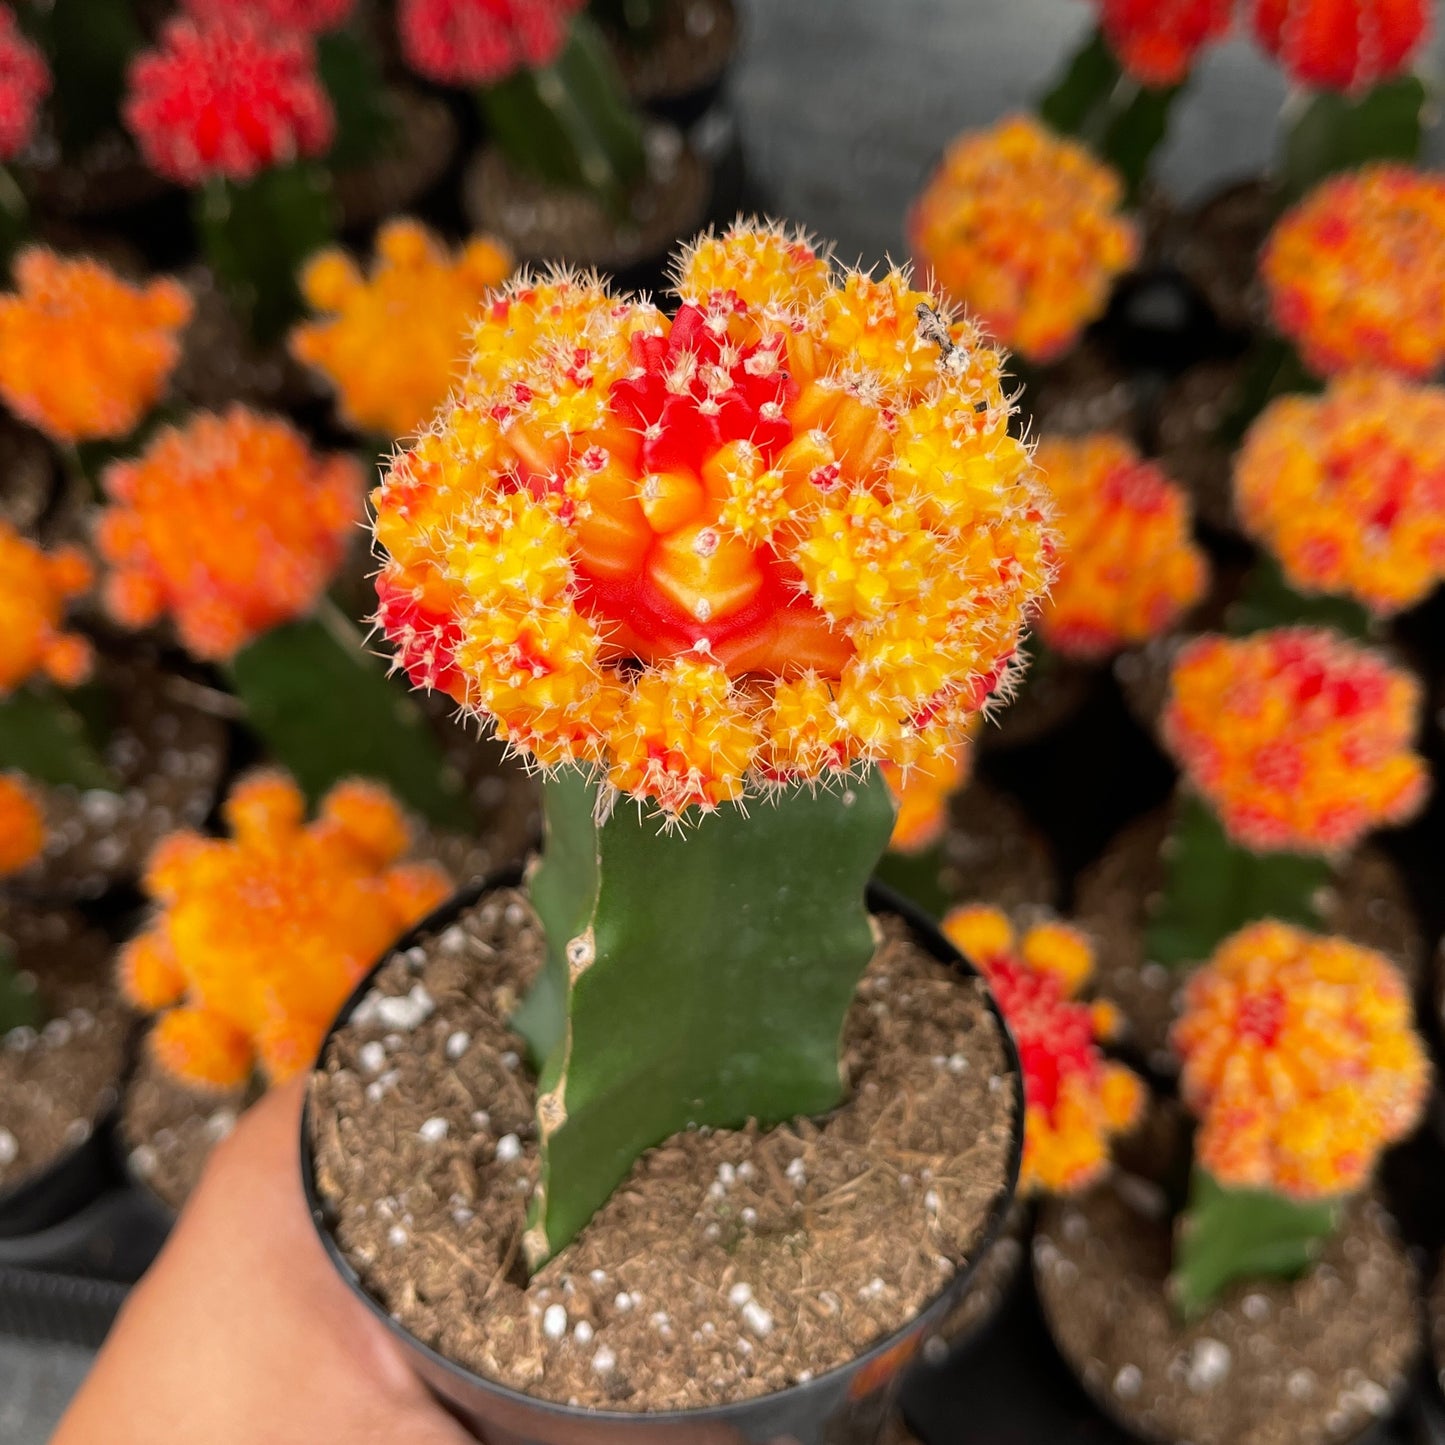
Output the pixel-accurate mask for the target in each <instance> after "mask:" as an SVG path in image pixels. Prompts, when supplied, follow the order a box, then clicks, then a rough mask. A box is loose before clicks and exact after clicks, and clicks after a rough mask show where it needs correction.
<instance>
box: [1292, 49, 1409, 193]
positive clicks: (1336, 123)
mask: <svg viewBox="0 0 1445 1445" xmlns="http://www.w3.org/2000/svg"><path fill="white" fill-rule="evenodd" d="M1425 101H1426V93H1425V86H1424V84H1423V82H1422V81H1421V80H1420V78H1419V77H1418V76H1415V75H1403V76H1400V77H1399V78H1397V79H1395V80H1390V81H1386V82H1385V83H1384V84H1383V85H1377V86H1375V87H1374V88H1373V89H1371V90H1368V91H1366V92H1365V93H1364V94H1363V95H1361V96H1349V95H1341V94H1339V93H1338V92H1336V91H1320V92H1319V93H1317V94H1315V95H1312V96H1311V97H1310V98H1309V100H1308V103H1307V104H1306V105H1305V107H1304V109H1303V110H1302V111H1301V112H1300V114H1299V116H1298V118H1297V119H1295V120H1294V122H1293V123H1292V124H1290V125H1288V126H1287V128H1286V130H1285V133H1284V139H1283V145H1282V147H1281V154H1280V161H1279V179H1280V197H1281V200H1282V201H1284V202H1292V201H1297V200H1299V198H1300V197H1301V196H1303V195H1304V194H1305V193H1306V192H1307V191H1309V190H1311V189H1312V188H1313V187H1314V186H1316V185H1318V184H1319V182H1320V181H1322V180H1324V178H1325V177H1326V176H1329V175H1333V174H1334V173H1335V172H1336V171H1347V170H1353V169H1355V168H1356V167H1358V166H1362V165H1365V164H1367V163H1368V162H1371V161H1403V162H1406V163H1407V164H1408V163H1410V162H1413V161H1415V160H1416V159H1418V157H1419V155H1420V130H1421V121H1420V117H1421V112H1422V110H1423V109H1424V105H1425Z"/></svg>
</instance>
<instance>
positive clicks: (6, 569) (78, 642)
mask: <svg viewBox="0 0 1445 1445" xmlns="http://www.w3.org/2000/svg"><path fill="white" fill-rule="evenodd" d="M91 581H92V572H91V566H90V562H89V560H88V559H87V558H86V556H85V554H84V553H83V552H81V551H80V550H79V549H78V548H75V547H60V548H58V549H56V550H55V551H54V552H43V551H41V549H40V548H39V547H37V546H35V544H34V543H33V542H28V541H26V539H25V538H24V537H22V536H21V535H20V533H19V532H17V531H16V530H15V528H14V527H12V526H11V525H10V524H9V523H8V522H5V521H0V698H3V697H4V696H5V695H6V694H7V693H11V692H14V691H15V689H16V688H17V687H21V686H23V685H24V684H25V683H27V682H29V681H30V680H31V679H32V678H37V677H44V678H48V679H49V680H50V681H51V682H55V683H59V684H60V685H61V686H62V687H73V686H74V685H75V684H76V683H78V682H83V681H84V680H85V679H86V677H88V676H89V674H90V666H91V648H90V644H89V643H88V642H87V641H86V640H85V639H84V638H83V637H81V636H79V635H78V634H77V633H73V632H66V631H65V630H64V629H65V612H66V608H67V607H68V605H69V604H70V602H71V600H72V599H73V598H76V597H79V596H80V595H81V594H82V593H83V592H85V591H87V590H88V589H89V587H90V585H91Z"/></svg>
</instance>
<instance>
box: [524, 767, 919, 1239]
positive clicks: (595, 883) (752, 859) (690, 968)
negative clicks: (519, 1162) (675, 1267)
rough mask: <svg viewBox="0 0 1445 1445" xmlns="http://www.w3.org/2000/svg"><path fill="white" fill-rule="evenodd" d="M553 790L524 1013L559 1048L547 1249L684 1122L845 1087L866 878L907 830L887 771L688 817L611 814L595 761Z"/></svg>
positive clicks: (775, 1110)
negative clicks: (668, 819) (539, 963)
mask: <svg viewBox="0 0 1445 1445" xmlns="http://www.w3.org/2000/svg"><path fill="white" fill-rule="evenodd" d="M543 792H544V798H545V807H546V821H547V843H546V850H545V852H544V855H543V859H542V862H541V865H540V867H539V868H538V869H537V870H536V872H535V873H534V875H533V877H532V879H531V891H532V899H533V902H534V904H535V906H536V908H537V911H538V913H539V914H540V916H541V919H542V923H543V926H544V928H545V930H546V934H547V939H548V958H547V967H546V971H545V973H544V975H543V977H542V979H541V981H540V982H539V984H538V985H537V990H536V992H535V993H534V994H533V996H532V997H531V998H530V999H529V1000H528V1002H527V1004H526V1005H525V1006H524V1008H523V1010H522V1011H521V1013H520V1014H519V1016H518V1020H517V1022H518V1025H519V1027H521V1028H522V1029H523V1031H524V1032H525V1034H526V1036H527V1038H528V1042H529V1044H530V1045H531V1047H532V1050H533V1053H534V1055H535V1056H536V1057H537V1058H539V1059H545V1064H543V1066H542V1068H541V1081H540V1088H541V1093H540V1097H539V1101H538V1111H537V1112H538V1122H539V1126H540V1130H541V1135H542V1176H541V1182H540V1184H539V1185H538V1188H537V1192H536V1195H535V1196H534V1199H533V1207H532V1216H531V1227H530V1229H529V1232H528V1234H527V1237H526V1241H525V1251H526V1254H527V1258H528V1260H529V1261H530V1262H531V1263H532V1264H534V1265H535V1264H537V1263H539V1262H541V1261H542V1260H545V1259H546V1258H547V1257H549V1256H550V1255H551V1254H553V1253H554V1252H555V1251H556V1250H557V1249H559V1248H560V1247H561V1246H562V1245H564V1244H566V1243H567V1241H568V1240H569V1239H571V1238H572V1236H573V1235H575V1234H576V1232H577V1231H578V1230H579V1229H580V1228H581V1227H582V1225H583V1224H585V1223H586V1222H587V1220H588V1219H589V1218H590V1217H591V1215H592V1214H593V1212H594V1211H595V1210H596V1209H597V1208H598V1207H599V1206H600V1205H601V1204H603V1203H604V1202H605V1201H606V1199H607V1197H608V1196H609V1195H610V1194H611V1193H612V1191H613V1189H614V1188H616V1186H617V1185H618V1184H619V1183H620V1182H621V1181H622V1179H623V1178H624V1177H625V1176H626V1174H627V1172H628V1170H629V1169H630V1168H631V1167H632V1163H633V1161H634V1160H635V1159H636V1158H637V1156H638V1155H639V1154H641V1153H642V1152H643V1150H645V1149H647V1148H649V1147H650V1146H652V1145H653V1144H657V1143H660V1142H661V1141H662V1140H663V1139H665V1138H667V1137H668V1136H669V1135H671V1134H674V1133H676V1132H678V1131H679V1130H681V1129H684V1128H687V1127H690V1126H693V1125H702V1124H706V1125H712V1126H714V1127H718V1128H736V1127H739V1126H741V1125H743V1124H745V1123H746V1122H747V1121H748V1120H749V1119H756V1120H758V1121H759V1123H761V1124H763V1125H769V1124H774V1123H778V1122H781V1121H783V1120H786V1119H791V1118H794V1117H796V1116H798V1115H806V1114H820V1113H823V1112H826V1111H827V1110H828V1109H831V1108H832V1107H833V1106H834V1105H836V1104H837V1103H839V1102H840V1101H841V1098H842V1094H843V1079H842V1076H841V1074H840V1070H839V1048H840V1039H841V1035H842V1030H843V1020H844V1016H845V1014H846V1013H847V1010H848V1006H849V1004H850V1002H851V1001H852V998H853V993H854V990H855V988H856V986H857V983H858V980H859V978H860V977H861V976H862V973H863V970H864V968H865V967H866V966H867V963H868V960H869V958H870V957H871V956H872V953H873V949H874V946H875V937H874V931H873V926H872V923H871V920H870V919H869V916H868V912H867V909H866V908H865V906H864V902H863V892H864V886H865V884H866V883H867V880H868V876H869V874H870V873H871V871H872V869H873V866H874V864H875V863H876V862H877V861H878V859H879V857H880V856H881V855H882V853H883V850H884V848H885V847H886V846H887V843H888V834H889V832H890V830H891V829H892V826H893V806H892V802H891V800H890V798H889V795H888V790H887V787H886V786H885V784H884V783H883V780H882V778H881V777H880V776H879V775H878V774H877V772H876V771H870V772H869V773H868V774H867V775H866V776H863V777H860V778H857V779H847V780H845V781H843V782H842V783H841V784H839V785H836V786H834V787H832V788H830V789H826V790H821V789H820V790H817V791H815V790H813V789H810V788H795V789H792V790H790V791H788V792H785V793H780V794H779V795H778V796H777V797H776V798H775V799H768V800H760V801H758V802H756V803H754V804H753V805H752V807H751V808H750V809H748V810H747V811H744V809H743V808H742V807H740V806H739V805H738V804H735V803H734V804H728V805H725V806H724V807H722V808H720V809H718V811H717V812H716V813H714V814H712V815H710V816H709V817H707V818H705V819H703V820H701V821H700V822H699V823H698V824H697V825H696V826H695V827H694V828H692V829H690V830H689V831H687V832H683V831H682V830H680V829H673V830H671V831H666V832H662V833H659V832H658V828H657V824H656V822H655V820H649V819H647V818H646V817H645V816H643V815H642V813H641V812H640V810H639V809H638V808H637V807H636V806H635V805H632V804H629V803H626V802H623V803H620V804H618V805H617V806H616V807H614V808H613V809H612V810H611V812H610V814H609V815H608V816H607V817H606V818H605V819H602V820H598V819H596V818H595V817H594V810H595V807H596V794H597V790H596V787H595V785H593V784H590V783H589V781H588V780H587V779H586V778H585V777H584V776H582V775H581V774H577V773H567V774H559V775H558V776H556V777H553V778H551V779H549V780H548V781H547V783H546V784H545V786H544V789H543ZM799 859H805V860H806V866H805V867H798V866H796V864H797V861H798V860H799Z"/></svg>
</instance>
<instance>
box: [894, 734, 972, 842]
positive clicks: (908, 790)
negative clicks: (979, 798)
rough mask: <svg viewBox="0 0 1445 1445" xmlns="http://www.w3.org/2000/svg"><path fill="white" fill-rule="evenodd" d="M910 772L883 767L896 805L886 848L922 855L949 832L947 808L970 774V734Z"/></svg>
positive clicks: (908, 769)
mask: <svg viewBox="0 0 1445 1445" xmlns="http://www.w3.org/2000/svg"><path fill="white" fill-rule="evenodd" d="M976 731H977V728H970V729H969V736H968V737H967V738H965V739H963V740H962V741H960V742H957V743H954V744H953V745H952V746H950V747H946V748H941V749H940V750H939V751H938V752H936V753H934V754H933V755H932V756H931V757H926V758H920V759H919V760H918V761H917V762H916V763H914V764H913V766H912V767H910V768H906V769H905V768H900V767H899V766H898V765H897V764H896V763H884V764H883V765H882V767H883V777H884V779H885V780H886V781H887V783H888V791H889V792H890V793H892V794H893V801H894V802H895V803H896V804H897V805H898V816H897V817H896V818H895V819H894V820H893V836H892V837H891V838H889V840H888V846H889V848H891V849H892V850H893V851H894V852H895V853H922V852H923V851H924V849H926V848H931V847H932V846H933V845H934V844H935V843H937V842H938V841H939V839H940V838H942V837H943V835H944V832H945V831H946V830H947V828H948V806H949V802H950V800H951V799H952V797H953V795H954V794H955V793H957V792H959V791H960V790H961V789H962V788H963V787H964V786H965V784H967V782H968V780H969V778H970V777H971V776H972V774H973V741H972V739H973V734H974V733H975V732H976Z"/></svg>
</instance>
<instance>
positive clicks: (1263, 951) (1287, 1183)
mask: <svg viewBox="0 0 1445 1445" xmlns="http://www.w3.org/2000/svg"><path fill="white" fill-rule="evenodd" d="M1173 1042H1174V1047H1175V1049H1176V1051H1177V1052H1178V1054H1179V1059H1180V1062H1181V1064H1182V1066H1183V1072H1182V1075H1181V1087H1182V1089H1183V1093H1184V1099H1185V1102H1186V1103H1187V1104H1188V1105H1189V1107H1190V1109H1191V1110H1192V1111H1193V1112H1194V1114H1195V1115H1196V1116H1197V1117H1198V1119H1199V1132H1198V1135H1197V1136H1196V1140H1195V1153H1196V1156H1197V1158H1198V1159H1199V1162H1200V1163H1201V1164H1202V1165H1203V1166H1204V1167H1205V1168H1206V1169H1207V1170H1208V1171H1209V1172H1210V1173H1211V1174H1212V1175H1213V1176H1214V1177H1215V1178H1216V1179H1217V1180H1218V1181H1219V1182H1220V1183H1221V1184H1223V1185H1225V1186H1227V1187H1234V1188H1245V1189H1269V1190H1273V1191H1274V1192H1276V1193H1279V1194H1284V1195H1288V1196H1290V1197H1291V1198H1297V1199H1321V1198H1330V1197H1334V1196H1338V1195H1342V1194H1349V1193H1352V1192H1354V1191H1355V1190H1358V1189H1359V1188H1361V1187H1362V1186H1363V1185H1364V1184H1365V1183H1366V1182H1367V1181H1368V1180H1369V1177H1370V1174H1371V1173H1372V1171H1373V1169H1374V1166H1375V1161H1376V1159H1377V1158H1378V1157H1379V1155H1380V1152H1381V1151H1382V1150H1383V1149H1384V1148H1385V1147H1386V1145H1388V1144H1391V1143H1394V1142H1395V1141H1396V1140H1398V1139H1402V1138H1404V1136H1405V1135H1406V1134H1408V1133H1409V1132H1410V1130H1411V1128H1413V1127H1414V1124H1415V1122H1416V1120H1417V1119H1418V1118H1419V1117H1420V1113H1421V1110H1422V1108H1423V1107H1424V1102H1425V1097H1426V1093H1427V1091H1428V1087H1429V1074H1430V1070H1429V1065H1428V1063H1427V1062H1426V1057H1425V1050H1424V1048H1423V1046H1422V1044H1421V1041H1420V1039H1419V1037H1418V1036H1417V1035H1416V1033H1415V1030H1414V1027H1413V1023H1412V1010H1411V1005H1410V991H1409V989H1408V988H1407V986H1406V984H1405V982H1404V980H1403V979H1402V978H1401V976H1400V974H1399V972H1398V971H1397V970H1396V969H1395V967H1394V966H1393V965H1392V964H1391V963H1390V961H1389V960H1388V959H1387V958H1385V957H1384V956H1383V955H1382V954H1379V953H1375V952H1373V951H1372V950H1371V949H1368V948H1361V947H1360V946H1359V945H1357V944H1354V943H1351V942H1349V941H1348V940H1347V939H1343V938H1322V937H1319V936H1318V935H1316V934H1312V933H1307V932H1305V931H1304V930H1302V929H1299V928H1294V927H1291V926H1290V925H1288V924H1284V923H1278V922H1274V921H1272V920H1270V921H1266V922H1262V923H1254V924H1250V925H1249V926H1248V927H1247V928H1243V929H1241V930H1240V931H1239V932H1238V933H1236V934H1234V935H1232V936H1231V937H1230V938H1227V939H1225V941H1224V942H1223V943H1222V944H1220V946H1219V948H1218V950H1217V951H1216V953H1215V955H1214V957H1213V958H1212V959H1210V961H1209V963H1208V964H1206V965H1205V966H1204V967H1203V968H1201V969H1199V970H1198V971H1197V972H1196V973H1195V974H1194V975H1193V976H1192V977H1191V978H1190V980H1189V983H1188V985H1187V987H1186V991H1185V1004H1184V1011H1183V1013H1182V1014H1181V1016H1180V1018H1179V1020H1178V1022H1177V1023H1176V1024H1175V1026H1174V1033H1173Z"/></svg>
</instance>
